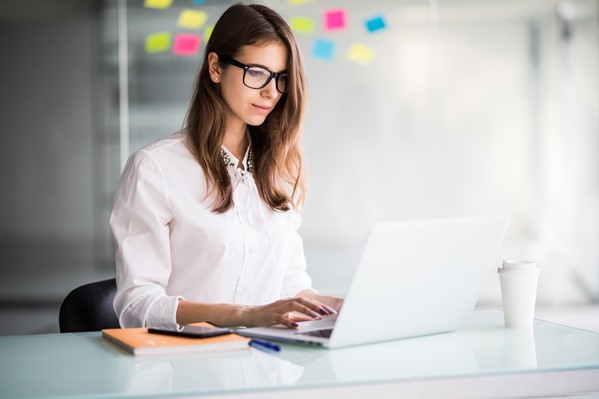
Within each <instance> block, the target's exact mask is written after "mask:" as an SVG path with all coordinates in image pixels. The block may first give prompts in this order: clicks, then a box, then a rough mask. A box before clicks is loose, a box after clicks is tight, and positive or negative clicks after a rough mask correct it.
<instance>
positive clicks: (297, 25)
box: [289, 16, 316, 35]
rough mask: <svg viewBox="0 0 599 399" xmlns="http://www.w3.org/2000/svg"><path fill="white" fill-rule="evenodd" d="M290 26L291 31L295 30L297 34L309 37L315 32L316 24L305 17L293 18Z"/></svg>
mask: <svg viewBox="0 0 599 399" xmlns="http://www.w3.org/2000/svg"><path fill="white" fill-rule="evenodd" d="M289 25H290V26H291V29H293V30H294V31H295V32H297V33H302V34H304V35H309V34H311V33H312V32H313V31H314V26H315V25H316V23H315V22H314V20H313V19H312V18H305V17H297V16H296V17H291V19H290V20H289Z"/></svg>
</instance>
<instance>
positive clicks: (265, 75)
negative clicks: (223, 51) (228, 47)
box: [218, 54, 289, 93]
mask: <svg viewBox="0 0 599 399" xmlns="http://www.w3.org/2000/svg"><path fill="white" fill-rule="evenodd" d="M218 58H219V59H221V60H222V61H223V62H225V63H227V64H229V65H233V66H236V67H239V68H242V69H243V84H244V85H246V86H247V87H249V88H250V89H262V88H264V87H266V85H267V84H269V83H270V81H271V80H272V79H273V78H274V79H275V82H276V86H277V91H278V92H279V93H286V92H287V85H288V82H289V74H288V73H287V71H283V72H273V71H271V70H270V69H266V68H264V67H263V66H260V65H246V64H242V63H241V62H239V61H237V60H235V59H233V58H231V57H229V56H226V55H220V54H219V56H218Z"/></svg>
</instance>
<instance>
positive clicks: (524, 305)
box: [498, 259, 540, 328]
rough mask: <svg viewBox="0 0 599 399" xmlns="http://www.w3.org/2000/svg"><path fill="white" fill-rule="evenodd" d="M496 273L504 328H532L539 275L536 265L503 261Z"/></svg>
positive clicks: (516, 261)
mask: <svg viewBox="0 0 599 399" xmlns="http://www.w3.org/2000/svg"><path fill="white" fill-rule="evenodd" d="M498 273H499V279H500V282H501V299H502V302H503V315H504V319H505V325H506V327H514V328H529V327H532V324H533V321H534V312H535V303H536V298H537V284H538V281H539V273H540V269H539V268H538V266H537V264H536V263H535V262H532V261H527V260H515V259H509V260H504V261H503V264H502V267H501V268H500V269H499V270H498Z"/></svg>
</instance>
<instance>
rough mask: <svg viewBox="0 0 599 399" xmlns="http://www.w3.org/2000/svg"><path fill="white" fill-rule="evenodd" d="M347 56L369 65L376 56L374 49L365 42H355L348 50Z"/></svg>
mask: <svg viewBox="0 0 599 399" xmlns="http://www.w3.org/2000/svg"><path fill="white" fill-rule="evenodd" d="M347 58H348V59H350V60H351V61H354V62H357V63H359V64H363V65H368V64H370V63H371V62H372V59H373V58H374V50H372V49H371V48H369V47H367V46H365V45H363V44H360V43H354V44H352V45H351V46H350V47H349V50H348V51H347Z"/></svg>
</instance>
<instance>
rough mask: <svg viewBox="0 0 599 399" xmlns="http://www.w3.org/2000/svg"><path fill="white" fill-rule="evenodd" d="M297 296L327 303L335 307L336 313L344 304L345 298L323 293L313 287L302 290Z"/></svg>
mask: <svg viewBox="0 0 599 399" xmlns="http://www.w3.org/2000/svg"><path fill="white" fill-rule="evenodd" d="M296 297H301V298H308V299H312V300H315V301H317V302H320V303H323V304H326V305H328V306H329V307H331V308H333V309H335V314H336V313H339V311H340V310H341V307H342V306H343V298H341V297H338V296H332V295H322V294H320V293H318V292H317V291H314V290H311V289H310V290H304V291H302V292H300V293H299V294H297V295H296Z"/></svg>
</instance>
